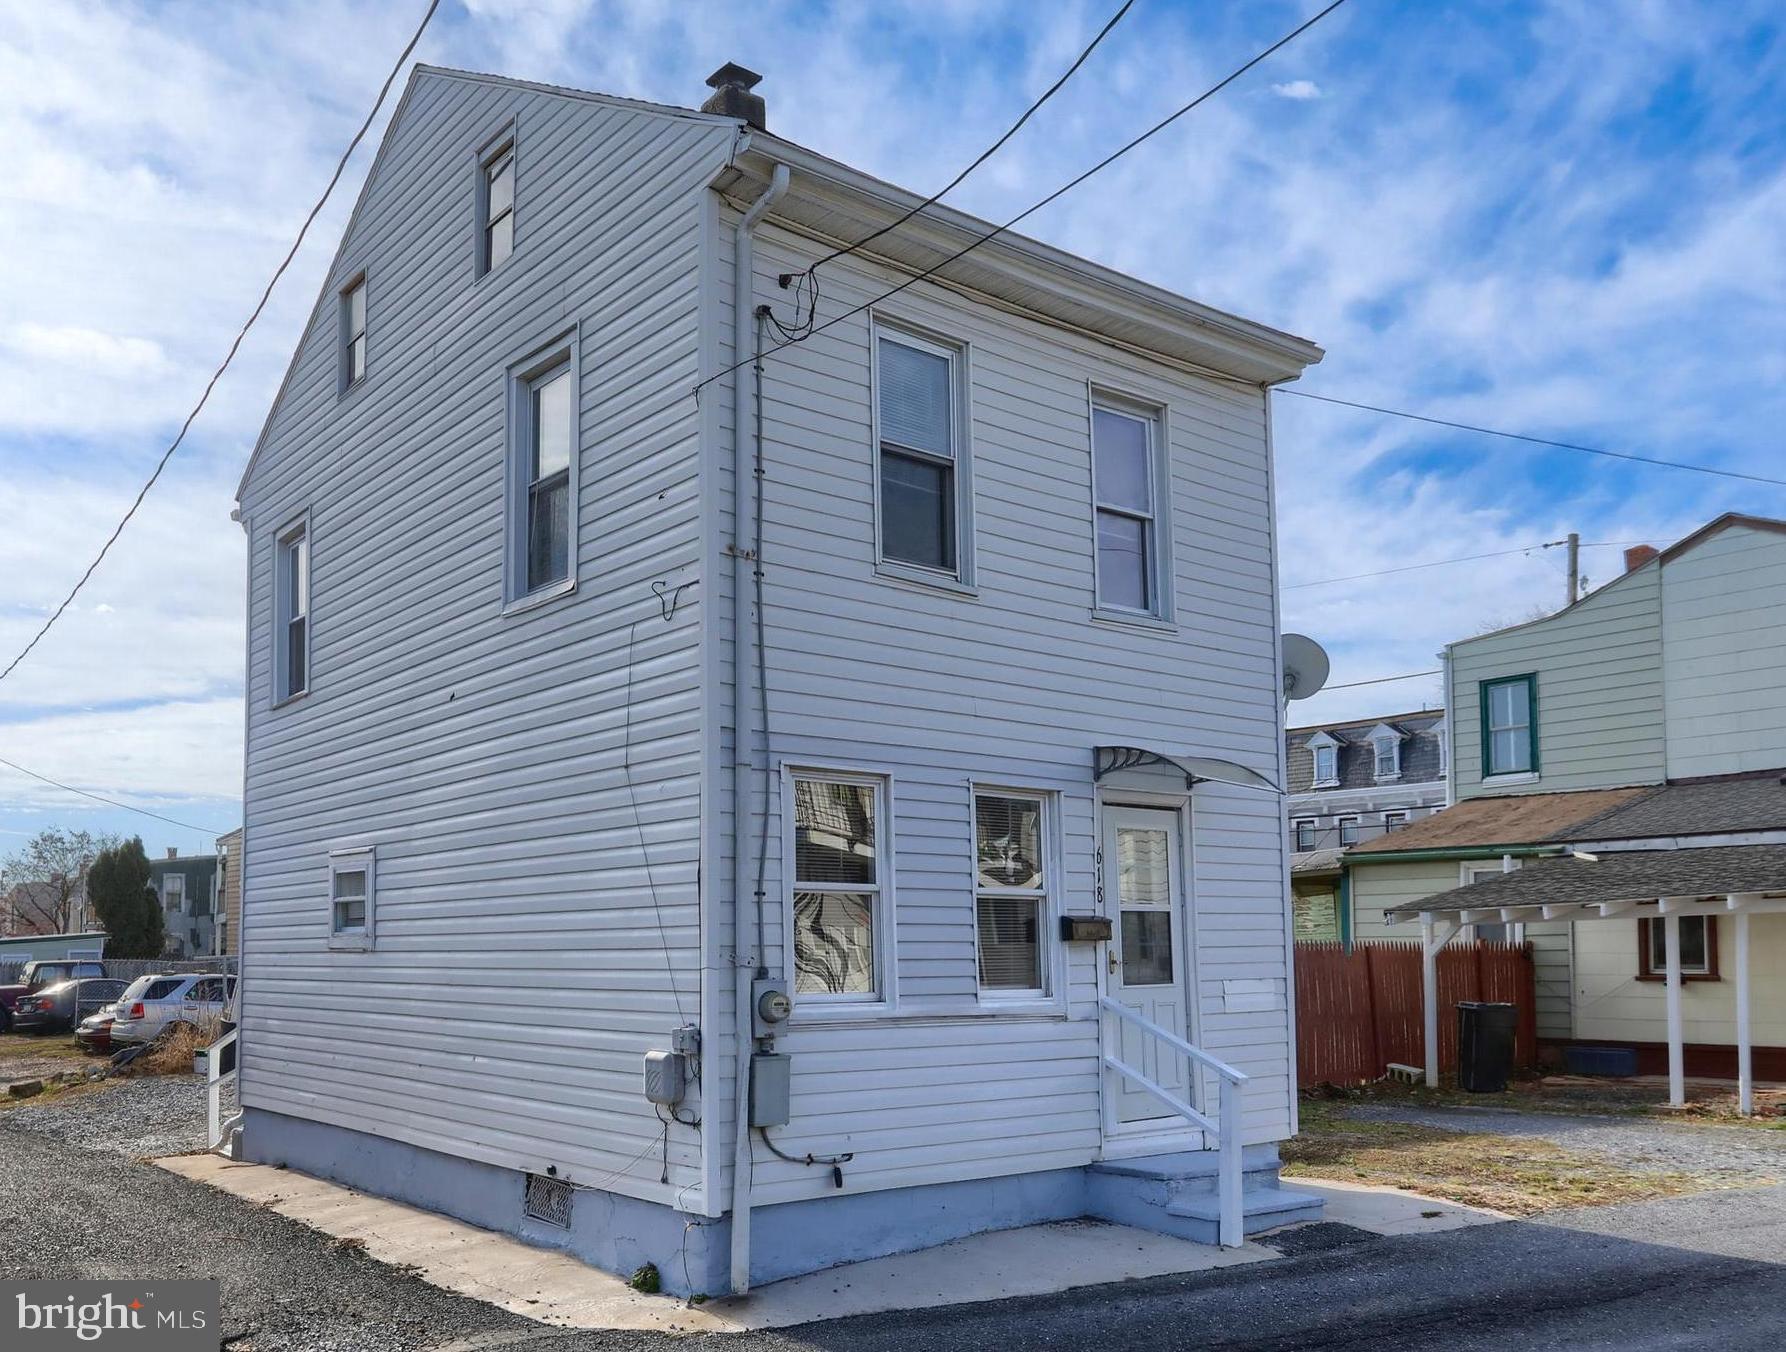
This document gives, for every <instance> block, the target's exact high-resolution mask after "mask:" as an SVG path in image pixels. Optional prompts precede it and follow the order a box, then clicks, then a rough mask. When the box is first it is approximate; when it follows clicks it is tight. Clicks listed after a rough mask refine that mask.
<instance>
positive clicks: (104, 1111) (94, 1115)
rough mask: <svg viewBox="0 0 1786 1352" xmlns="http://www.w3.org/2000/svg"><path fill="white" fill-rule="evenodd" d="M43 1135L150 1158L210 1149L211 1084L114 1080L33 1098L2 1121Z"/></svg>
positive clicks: (166, 1078)
mask: <svg viewBox="0 0 1786 1352" xmlns="http://www.w3.org/2000/svg"><path fill="white" fill-rule="evenodd" d="M7 1124H11V1125H13V1126H16V1127H17V1128H18V1129H20V1130H23V1131H30V1132H32V1133H34V1134H37V1135H43V1136H53V1137H55V1138H56V1139H58V1140H63V1141H69V1142H72V1143H74V1144H76V1145H81V1146H85V1147H86V1148H87V1149H89V1150H105V1151H109V1152H111V1153H113V1154H118V1155H128V1156H130V1157H131V1158H132V1159H149V1158H154V1157H155V1156H158V1155H184V1154H186V1153H187V1152H188V1151H192V1150H203V1149H204V1148H205V1144H206V1143H205V1082H204V1081H203V1080H201V1079H200V1078H199V1077H198V1076H196V1075H153V1076H144V1077H142V1078H141V1079H134V1078H132V1079H125V1078H119V1079H114V1080H108V1081H106V1082H105V1083H104V1084H103V1085H100V1086H98V1087H96V1088H93V1089H87V1090H82V1091H81V1092H79V1093H75V1094H70V1095H66V1096H62V1095H58V1096H56V1097H53V1098H46V1099H44V1100H42V1101H41V1102H40V1101H38V1100H36V1099H27V1100H26V1101H25V1102H23V1103H21V1104H19V1105H18V1106H17V1107H15V1108H11V1109H9V1110H7V1112H6V1114H5V1115H4V1116H3V1117H0V1127H3V1126H5V1125H7Z"/></svg>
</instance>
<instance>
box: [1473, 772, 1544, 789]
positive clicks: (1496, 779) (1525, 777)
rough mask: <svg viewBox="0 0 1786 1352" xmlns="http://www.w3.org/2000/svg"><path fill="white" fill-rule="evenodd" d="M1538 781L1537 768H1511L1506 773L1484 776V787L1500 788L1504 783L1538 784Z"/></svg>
mask: <svg viewBox="0 0 1786 1352" xmlns="http://www.w3.org/2000/svg"><path fill="white" fill-rule="evenodd" d="M1537 782H1538V772H1537V771H1536V770H1509V771H1507V772H1506V773H1505V774H1499V775H1484V776H1482V783H1483V786H1484V787H1495V788H1498V787H1500V786H1501V785H1503V784H1536V783H1537Z"/></svg>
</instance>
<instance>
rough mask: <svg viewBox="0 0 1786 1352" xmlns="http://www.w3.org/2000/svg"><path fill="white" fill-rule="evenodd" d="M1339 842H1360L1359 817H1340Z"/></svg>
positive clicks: (1349, 843)
mask: <svg viewBox="0 0 1786 1352" xmlns="http://www.w3.org/2000/svg"><path fill="white" fill-rule="evenodd" d="M1339 843H1340V844H1341V845H1342V846H1343V845H1356V844H1357V843H1358V818H1356V817H1341V818H1340V819H1339Z"/></svg>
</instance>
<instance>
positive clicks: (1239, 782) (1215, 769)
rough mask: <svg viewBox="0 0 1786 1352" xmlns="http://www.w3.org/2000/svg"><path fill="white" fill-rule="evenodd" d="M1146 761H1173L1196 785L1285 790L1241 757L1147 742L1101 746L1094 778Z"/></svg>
mask: <svg viewBox="0 0 1786 1352" xmlns="http://www.w3.org/2000/svg"><path fill="white" fill-rule="evenodd" d="M1146 765H1170V766H1172V767H1174V768H1175V769H1178V770H1182V771H1183V772H1184V784H1185V787H1186V788H1187V789H1194V788H1196V787H1197V785H1199V784H1229V785H1232V786H1234V787H1235V788H1241V789H1263V790H1265V791H1266V792H1267V793H1278V794H1281V793H1282V792H1283V790H1282V789H1280V788H1279V787H1278V786H1277V785H1276V784H1273V783H1272V782H1271V781H1270V780H1269V779H1267V778H1266V777H1265V776H1264V775H1262V774H1260V773H1259V772H1258V771H1257V770H1249V769H1248V768H1247V767H1246V766H1244V765H1241V764H1240V763H1239V762H1237V761H1231V760H1221V759H1220V758H1218V757H1215V756H1193V755H1187V754H1184V753H1181V752H1175V751H1156V750H1154V749H1153V748H1152V747H1145V746H1100V747H1098V748H1096V749H1095V750H1094V751H1093V753H1092V775H1091V777H1092V780H1093V782H1094V783H1101V782H1102V781H1103V780H1104V779H1105V778H1107V777H1108V776H1110V775H1114V774H1120V773H1121V772H1122V771H1124V770H1135V769H1139V768H1141V767H1142V766H1146Z"/></svg>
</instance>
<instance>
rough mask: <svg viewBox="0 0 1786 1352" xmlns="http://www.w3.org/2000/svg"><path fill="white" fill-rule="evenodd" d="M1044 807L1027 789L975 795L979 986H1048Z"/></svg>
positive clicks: (1009, 989) (1015, 989) (1030, 991)
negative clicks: (1045, 942) (1044, 942)
mask: <svg viewBox="0 0 1786 1352" xmlns="http://www.w3.org/2000/svg"><path fill="white" fill-rule="evenodd" d="M1046 807H1047V805H1046V803H1045V802H1044V800H1043V799H1041V798H1040V797H1036V796H1031V795H1028V794H1012V793H977V794H975V795H974V878H975V887H974V912H975V925H976V928H977V930H978V934H979V962H980V990H981V992H982V993H985V994H991V995H1003V996H1009V995H1037V996H1039V995H1043V994H1045V993H1046V984H1045V975H1044V972H1043V961H1042V955H1043V936H1044V935H1045V934H1046V932H1047V924H1048V863H1047V859H1048V854H1047V849H1048V847H1047V841H1046V831H1047V827H1046V816H1047V812H1046Z"/></svg>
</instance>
